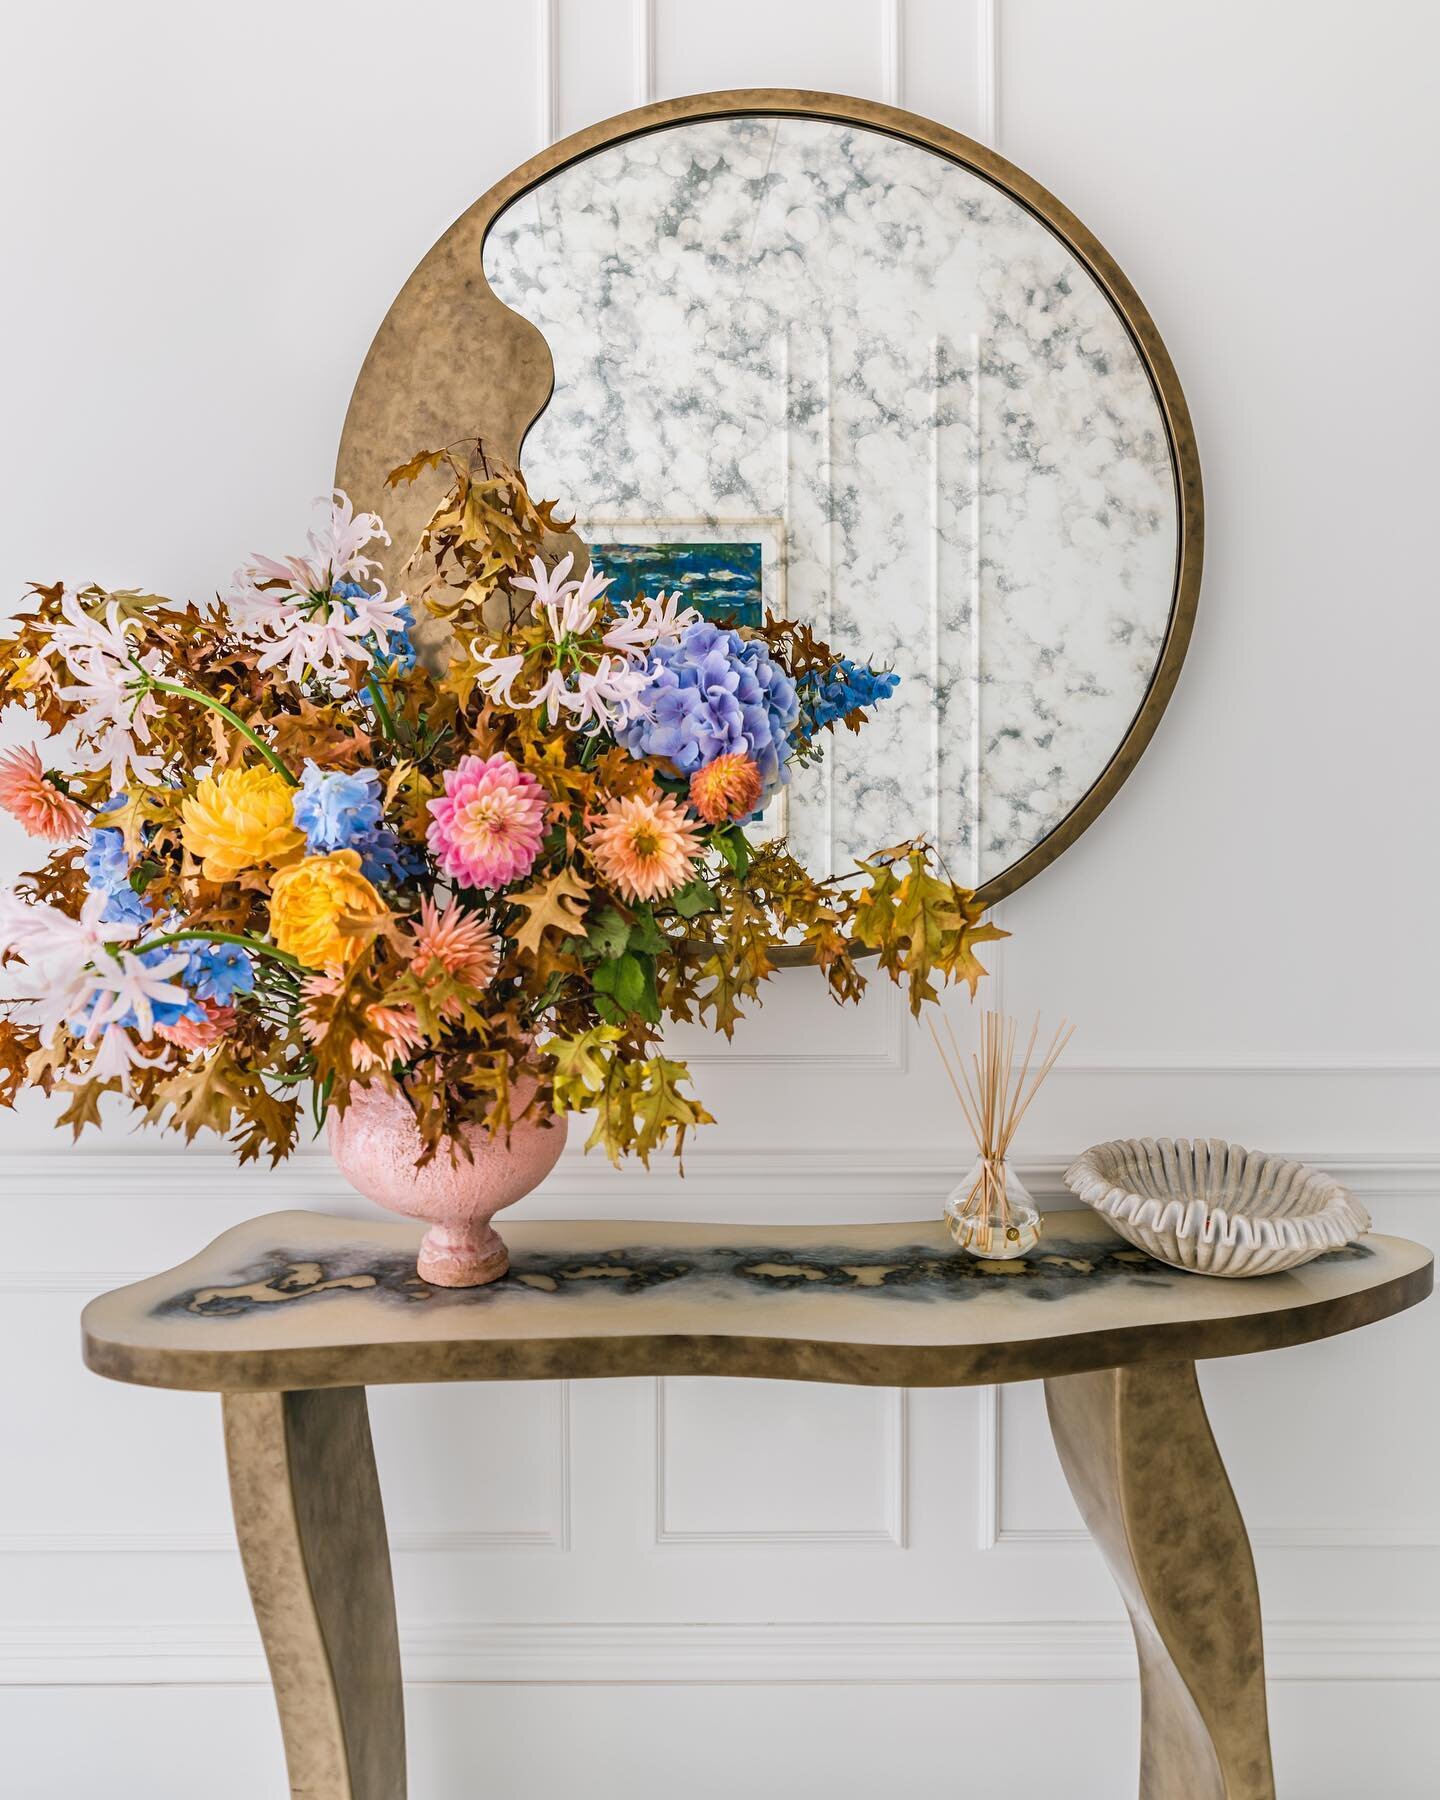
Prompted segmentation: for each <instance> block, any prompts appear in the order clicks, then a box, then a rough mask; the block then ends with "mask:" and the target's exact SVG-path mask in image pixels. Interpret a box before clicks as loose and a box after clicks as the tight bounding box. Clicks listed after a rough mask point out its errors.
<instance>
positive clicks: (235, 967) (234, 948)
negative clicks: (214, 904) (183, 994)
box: [175, 944, 255, 1006]
mask: <svg viewBox="0 0 1440 1800" xmlns="http://www.w3.org/2000/svg"><path fill="white" fill-rule="evenodd" d="M175 980H176V981H178V982H180V983H181V985H182V986H184V987H187V988H189V990H190V992H191V993H192V994H193V995H194V996H195V998H196V999H197V1000H213V1001H214V1002H215V1004H216V1005H217V1006H229V1005H231V1004H232V1003H233V1001H234V999H235V996H236V995H237V994H248V993H251V992H252V991H253V990H254V987H255V967H254V964H253V963H252V962H251V960H250V958H249V957H248V956H247V955H246V953H245V952H244V951H243V950H242V949H241V948H240V946H239V945H238V944H196V945H195V947H194V948H193V949H192V950H191V952H190V960H189V962H188V963H186V965H185V967H184V968H183V969H182V970H181V971H180V973H179V974H178V975H177V976H176V977H175Z"/></svg>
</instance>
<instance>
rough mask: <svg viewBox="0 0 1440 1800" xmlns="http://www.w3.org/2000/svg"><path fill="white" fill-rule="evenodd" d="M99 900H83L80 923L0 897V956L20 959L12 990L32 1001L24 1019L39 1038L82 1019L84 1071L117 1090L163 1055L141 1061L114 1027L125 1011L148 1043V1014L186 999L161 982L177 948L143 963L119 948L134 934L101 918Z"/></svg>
mask: <svg viewBox="0 0 1440 1800" xmlns="http://www.w3.org/2000/svg"><path fill="white" fill-rule="evenodd" d="M106 898H107V897H106V895H104V894H91V895H90V896H89V898H88V899H87V900H86V902H85V905H84V906H83V908H82V909H81V912H80V917H79V918H78V919H72V918H71V917H70V915H69V913H65V912H62V911H61V910H60V908H59V907H58V906H51V905H50V904H49V903H48V902H46V901H37V902H36V903H35V904H34V905H29V904H27V903H26V902H25V901H23V900H21V899H20V897H19V896H18V895H17V894H15V893H13V892H5V893H0V952H6V953H13V954H15V955H18V956H19V957H20V958H21V960H22V964H23V970H24V976H25V977H28V984H27V983H26V982H25V981H24V980H23V979H22V982H21V984H20V985H21V990H22V998H25V999H27V1000H32V1001H33V1002H34V1003H35V1009H36V1010H35V1012H34V1014H32V1015H31V1016H32V1020H33V1022H34V1023H35V1024H36V1026H37V1027H38V1028H39V1031H40V1034H41V1036H42V1038H48V1037H49V1036H50V1035H51V1034H52V1033H53V1032H54V1031H55V1030H57V1029H58V1028H59V1027H60V1026H62V1025H68V1024H70V1022H71V1021H72V1020H74V1019H77V1018H79V1017H81V1016H82V1015H86V1014H88V1018H87V1020H86V1026H85V1032H84V1036H83V1038H82V1040H81V1041H82V1042H83V1043H85V1044H87V1045H94V1046H96V1049H95V1054H94V1056H93V1057H92V1058H91V1060H90V1063H89V1065H88V1067H87V1069H86V1070H85V1073H86V1074H88V1075H91V1076H94V1077H95V1078H97V1079H99V1080H110V1079H118V1080H119V1081H120V1082H121V1084H122V1085H124V1084H125V1083H126V1082H128V1079H129V1072H130V1070H131V1069H132V1068H137V1067H138V1068H158V1067H160V1066H161V1064H162V1063H163V1062H164V1060H165V1053H164V1052H163V1051H162V1053H161V1055H160V1056H159V1057H151V1058H147V1057H144V1056H142V1055H141V1054H140V1052H139V1051H138V1050H137V1049H136V1047H135V1038H134V1036H133V1035H132V1032H131V1030H130V1029H128V1028H127V1027H125V1026H123V1025H121V1024H120V1023H119V1022H118V1021H119V1020H120V1019H121V1018H122V1017H124V1016H126V1015H127V1014H129V1013H130V1011H131V1009H132V1008H133V1009H134V1017H135V1031H138V1033H139V1035H140V1037H141V1038H144V1039H149V1038H151V1037H153V1036H154V1034H155V1029H156V1028H155V1013H154V1008H155V1007H156V1006H167V1005H181V1004H183V1003H184V1002H185V1001H186V1000H187V999H188V998H189V995H188V994H187V993H186V991H185V989H184V988H183V987H180V986H178V985H177V984H176V983H174V982H172V981H171V980H170V979H169V977H170V976H171V975H176V974H178V973H179V972H180V970H181V969H183V968H184V967H185V963H186V960H187V958H186V953H185V952H184V951H183V950H182V951H178V952H176V953H174V954H172V955H170V956H164V957H160V958H159V959H158V960H157V961H155V962H153V963H150V964H146V963H143V962H141V960H140V958H139V957H138V956H136V955H135V954H134V953H133V952H132V951H129V950H122V949H120V948H119V945H121V944H122V943H124V942H126V941H127V940H129V939H130V938H133V937H134V936H135V934H136V932H137V931H138V930H139V929H140V928H139V926H138V925H136V924H134V923H128V924H117V923H107V922H106V921H104V920H102V919H101V917H100V914H101V913H102V912H103V911H104V908H105V904H106ZM27 985H28V989H29V991H28V992H26V991H25V989H26V986H27Z"/></svg>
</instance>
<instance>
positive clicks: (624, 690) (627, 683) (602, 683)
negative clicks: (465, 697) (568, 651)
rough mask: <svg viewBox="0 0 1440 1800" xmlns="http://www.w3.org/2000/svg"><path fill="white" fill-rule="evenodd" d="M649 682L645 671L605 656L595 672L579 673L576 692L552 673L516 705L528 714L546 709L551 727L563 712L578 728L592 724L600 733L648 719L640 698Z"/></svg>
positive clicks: (614, 657)
mask: <svg viewBox="0 0 1440 1800" xmlns="http://www.w3.org/2000/svg"><path fill="white" fill-rule="evenodd" d="M649 682H650V678H649V676H648V675H647V674H646V672H645V670H644V669H637V668H636V667H635V666H634V665H633V664H631V663H627V662H625V661H623V660H622V659H621V658H620V657H618V656H602V657H601V658H600V661H599V662H598V663H597V664H596V665H595V667H594V669H591V670H585V669H581V670H577V671H576V675H575V686H574V688H573V689H572V688H571V687H570V686H569V685H568V684H567V682H566V680H565V677H564V676H563V675H562V674H561V673H560V671H559V670H558V669H552V670H551V672H550V674H549V675H548V676H547V677H546V679H545V682H544V684H543V685H542V686H541V687H540V688H538V689H537V690H536V692H535V693H534V695H533V696H532V697H531V698H530V699H529V700H521V701H516V702H515V704H516V705H517V706H522V707H524V708H526V709H527V710H528V709H530V708H532V707H537V706H542V705H543V706H544V708H545V716H546V718H547V719H548V720H549V721H550V723H551V724H552V725H553V724H554V723H555V721H556V720H557V719H558V718H559V717H560V714H561V712H562V711H564V712H567V713H570V714H572V715H573V718H574V723H575V725H576V726H577V727H579V726H583V725H587V724H592V725H593V726H594V727H595V728H596V729H597V730H598V729H599V728H601V727H603V726H607V725H612V724H614V725H625V724H628V723H629V721H630V720H631V719H632V718H635V717H637V716H644V717H646V718H648V717H649V708H648V707H646V706H645V704H644V702H643V701H642V700H641V698H640V696H641V695H642V694H643V693H644V691H645V689H646V688H647V687H648V686H649Z"/></svg>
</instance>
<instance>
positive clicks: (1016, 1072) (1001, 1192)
mask: <svg viewBox="0 0 1440 1800" xmlns="http://www.w3.org/2000/svg"><path fill="white" fill-rule="evenodd" d="M1074 1029H1075V1028H1074V1026H1073V1025H1072V1026H1070V1027H1069V1028H1068V1029H1067V1028H1066V1026H1065V1023H1064V1021H1063V1020H1062V1021H1061V1023H1060V1027H1059V1029H1058V1030H1057V1031H1056V1033H1055V1036H1054V1037H1053V1038H1052V1039H1051V1040H1050V1048H1049V1049H1048V1050H1047V1051H1046V1053H1045V1055H1044V1057H1043V1058H1042V1059H1041V1061H1040V1064H1039V1066H1038V1067H1037V1068H1035V1069H1034V1070H1033V1071H1032V1069H1031V1065H1030V1059H1031V1057H1032V1056H1033V1055H1034V1052H1035V1040H1036V1038H1037V1037H1038V1036H1039V1032H1040V1020H1039V1017H1038V1016H1037V1017H1036V1020H1035V1023H1034V1025H1033V1026H1031V1028H1030V1041H1029V1043H1028V1044H1027V1045H1026V1046H1025V1054H1024V1056H1023V1057H1022V1058H1021V1060H1020V1062H1019V1064H1018V1066H1017V1064H1016V1061H1015V1038H1016V1026H1015V1021H1014V1020H1013V1019H1007V1018H1004V1017H1002V1016H1001V1014H999V1013H995V1012H984V1013H982V1014H981V1015H980V1046H979V1049H978V1050H977V1051H973V1052H972V1053H971V1054H970V1056H969V1058H968V1066H967V1058H966V1057H965V1056H964V1055H963V1054H962V1053H961V1050H960V1046H959V1044H958V1043H956V1041H955V1033H954V1031H953V1030H952V1029H951V1026H950V1021H949V1019H946V1020H945V1030H946V1034H947V1035H948V1037H949V1039H950V1052H949V1053H947V1051H946V1049H945V1046H944V1044H942V1043H941V1041H940V1034H939V1032H938V1031H936V1029H935V1026H934V1024H933V1022H932V1023H931V1026H930V1035H931V1036H932V1037H933V1038H934V1039H935V1048H936V1049H937V1050H938V1051H939V1052H940V1060H941V1061H942V1062H943V1063H944V1065H945V1073H946V1074H947V1075H948V1076H949V1077H950V1085H951V1087H953V1088H954V1090H955V1098H956V1099H957V1100H958V1101H959V1102H960V1110H961V1112H962V1113H963V1114H964V1115H965V1122H966V1124H967V1125H968V1126H969V1127H970V1130H971V1133H972V1135H973V1136H974V1139H975V1149H976V1152H977V1155H976V1158H975V1163H974V1166H973V1167H972V1168H971V1170H970V1172H969V1174H968V1175H966V1177H965V1179H964V1180H963V1181H962V1182H960V1184H959V1185H958V1186H957V1187H955V1188H952V1189H951V1191H950V1193H949V1194H948V1195H947V1197H946V1200H945V1223H946V1225H947V1226H948V1227H949V1230H950V1235H951V1237H952V1238H953V1239H954V1240H955V1242H956V1243H957V1244H958V1245H959V1246H960V1248H961V1249H962V1250H967V1251H968V1252H969V1253H970V1255H971V1256H976V1257H980V1258H982V1259H984V1260H986V1261H992V1260H995V1261H1000V1260H1004V1259H1005V1258H1006V1257H1011V1256H1023V1255H1024V1254H1025V1252H1026V1251H1027V1250H1032V1249H1034V1247H1035V1245H1036V1244H1037V1243H1038V1242H1039V1240H1040V1233H1041V1230H1042V1229H1043V1226H1044V1221H1043V1220H1042V1219H1041V1217H1040V1211H1039V1208H1038V1207H1037V1206H1036V1205H1035V1203H1034V1201H1033V1200H1032V1198H1031V1196H1030V1195H1029V1194H1028V1193H1027V1192H1026V1189H1025V1184H1024V1183H1023V1182H1022V1181H1021V1179H1020V1177H1019V1176H1018V1175H1017V1174H1016V1173H1015V1171H1014V1170H1013V1169H1012V1168H1011V1167H1010V1166H1009V1164H1008V1162H1007V1161H1006V1158H1007V1156H1008V1155H1009V1151H1010V1145H1011V1143H1012V1142H1013V1141H1014V1137H1015V1133H1016V1132H1017V1131H1018V1130H1019V1128H1020V1121H1021V1120H1022V1119H1023V1118H1024V1117H1025V1114H1026V1112H1027V1111H1028V1109H1029V1106H1030V1102H1031V1101H1032V1100H1033V1099H1034V1098H1035V1095H1036V1093H1037V1092H1038V1091H1039V1088H1040V1084H1041V1082H1042V1081H1044V1079H1045V1077H1046V1076H1047V1075H1048V1074H1049V1073H1050V1071H1051V1069H1053V1068H1054V1067H1055V1064H1056V1062H1057V1061H1058V1060H1059V1056H1060V1052H1061V1051H1062V1050H1063V1049H1064V1048H1065V1046H1066V1044H1068V1043H1069V1042H1070V1038H1071V1036H1072V1034H1073V1032H1074Z"/></svg>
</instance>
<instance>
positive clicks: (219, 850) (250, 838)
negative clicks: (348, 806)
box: [180, 769, 305, 881]
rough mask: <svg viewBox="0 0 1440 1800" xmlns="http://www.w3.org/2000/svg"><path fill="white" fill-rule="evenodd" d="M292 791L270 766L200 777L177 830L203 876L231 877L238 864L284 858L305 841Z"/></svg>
mask: <svg viewBox="0 0 1440 1800" xmlns="http://www.w3.org/2000/svg"><path fill="white" fill-rule="evenodd" d="M292 792H293V790H292V789H291V787H290V786H289V784H288V783H287V782H286V780H285V778H284V776H283V775H280V774H278V773H277V772H276V771H275V770H274V769H227V770H226V771H225V772H224V774H223V775H209V776H207V777H206V778H205V780H204V781H202V782H201V783H200V785H199V787H197V788H196V790H195V792H194V793H193V794H192V795H190V796H189V798H188V799H186V800H185V801H183V802H182V804H181V807H180V818H181V836H182V837H183V839H184V842H185V848H186V849H187V850H188V851H189V852H190V854H191V855H192V856H196V857H199V859H200V866H201V868H202V869H203V871H204V874H205V879H206V880H207V881H231V880H233V879H234V878H235V876H236V875H238V874H239V873H240V871H241V870H242V869H254V868H258V867H259V866H260V865H261V864H262V863H270V864H274V865H278V864H281V863H285V862H288V861H290V860H291V859H292V858H293V857H294V856H295V855H296V854H297V852H298V851H300V850H301V849H302V848H303V847H304V844H305V833H304V832H303V831H301V830H300V829H299V827H298V826H297V825H296V823H295V815H294V812H293V810H292V806H291V794H292Z"/></svg>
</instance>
